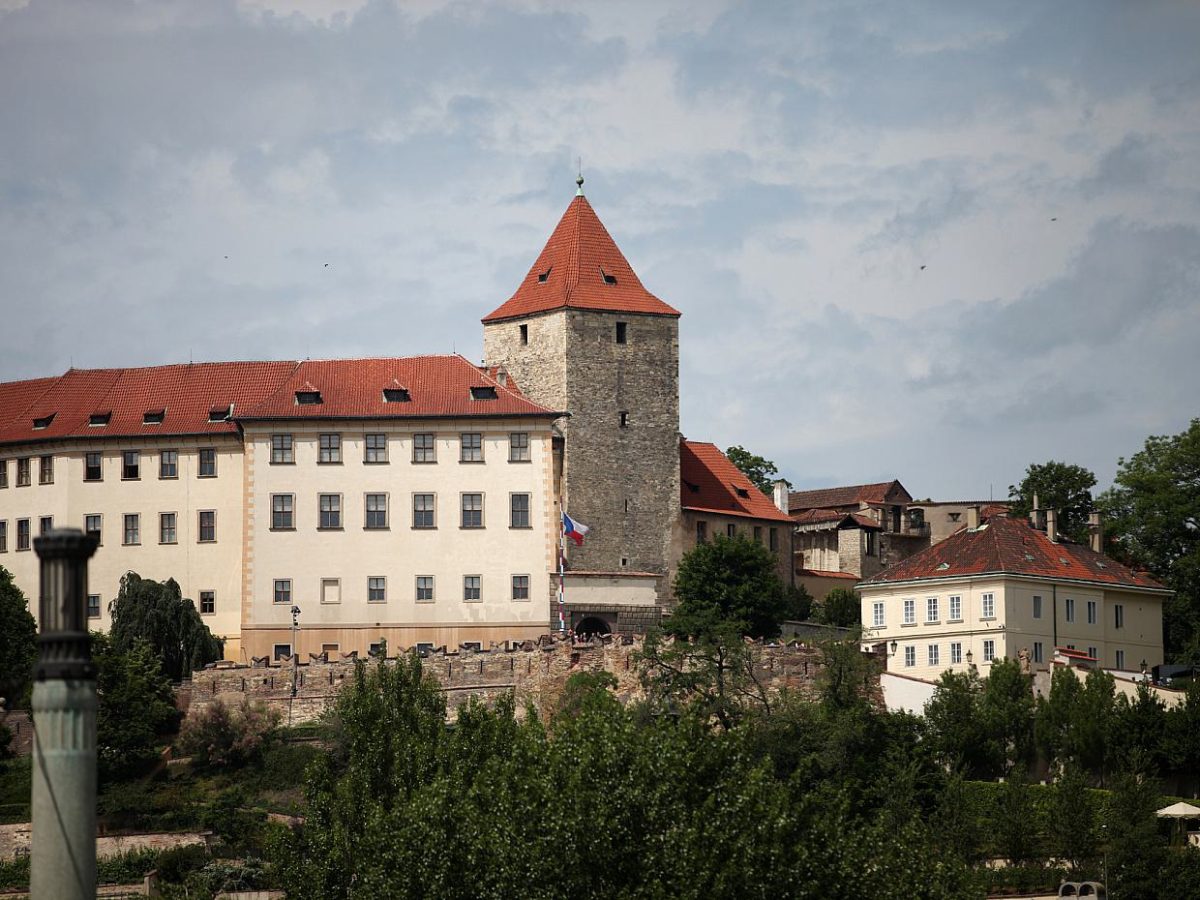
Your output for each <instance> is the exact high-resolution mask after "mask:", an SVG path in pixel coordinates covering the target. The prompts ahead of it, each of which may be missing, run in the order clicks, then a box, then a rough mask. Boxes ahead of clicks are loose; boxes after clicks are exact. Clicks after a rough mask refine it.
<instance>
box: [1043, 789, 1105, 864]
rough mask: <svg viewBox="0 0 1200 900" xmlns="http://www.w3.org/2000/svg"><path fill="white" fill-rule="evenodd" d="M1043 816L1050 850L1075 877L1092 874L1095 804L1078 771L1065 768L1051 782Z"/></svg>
mask: <svg viewBox="0 0 1200 900" xmlns="http://www.w3.org/2000/svg"><path fill="white" fill-rule="evenodd" d="M1046 820H1047V831H1048V834H1047V838H1048V841H1049V845H1050V852H1051V854H1052V855H1053V856H1056V857H1057V858H1059V859H1061V860H1063V861H1064V862H1066V863H1067V865H1068V866H1069V867H1070V870H1071V873H1072V875H1073V876H1074V877H1075V878H1076V879H1079V878H1080V877H1083V876H1087V875H1089V874H1093V873H1094V871H1095V861H1096V859H1097V857H1098V856H1099V855H1100V854H1099V848H1100V840H1099V835H1098V829H1097V824H1098V823H1097V821H1096V805H1095V803H1094V802H1093V800H1092V797H1091V794H1090V792H1089V791H1088V784H1087V778H1086V776H1085V775H1084V774H1083V773H1082V772H1080V771H1078V770H1076V769H1067V771H1066V772H1064V773H1063V774H1062V775H1061V776H1060V777H1059V778H1058V779H1057V780H1056V781H1055V782H1054V787H1053V788H1052V789H1051V791H1050V803H1049V809H1048V810H1047V817H1046Z"/></svg>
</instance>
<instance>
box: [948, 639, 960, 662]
mask: <svg viewBox="0 0 1200 900" xmlns="http://www.w3.org/2000/svg"><path fill="white" fill-rule="evenodd" d="M950 665H952V666H961V665H962V644H960V643H959V642H958V641H955V642H954V643H952V644H951V645H950Z"/></svg>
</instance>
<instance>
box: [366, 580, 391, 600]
mask: <svg viewBox="0 0 1200 900" xmlns="http://www.w3.org/2000/svg"><path fill="white" fill-rule="evenodd" d="M375 582H380V583H379V584H378V585H376V584H375ZM376 591H379V592H380V595H379V596H378V597H376V596H375V592H376ZM367 602H368V603H387V576H386V575H368V576H367Z"/></svg>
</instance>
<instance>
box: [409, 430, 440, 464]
mask: <svg viewBox="0 0 1200 900" xmlns="http://www.w3.org/2000/svg"><path fill="white" fill-rule="evenodd" d="M413 462H415V463H435V462H437V446H436V445H435V444H434V443H433V435H432V434H414V435H413Z"/></svg>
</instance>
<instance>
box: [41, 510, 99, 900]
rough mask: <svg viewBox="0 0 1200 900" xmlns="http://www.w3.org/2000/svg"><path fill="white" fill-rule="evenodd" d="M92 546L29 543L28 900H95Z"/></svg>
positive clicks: (51, 536) (62, 540)
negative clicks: (32, 606)
mask: <svg viewBox="0 0 1200 900" xmlns="http://www.w3.org/2000/svg"><path fill="white" fill-rule="evenodd" d="M98 543H99V541H98V539H97V538H96V537H94V536H92V535H85V534H84V533H83V532H82V531H80V530H79V529H77V528H64V529H56V530H52V531H50V532H49V533H47V534H45V535H42V536H41V537H38V538H36V539H34V542H33V549H34V551H35V552H36V553H37V556H38V561H39V566H40V592H39V596H38V621H39V625H40V627H41V633H40V634H39V636H38V661H37V665H36V667H35V668H34V679H35V680H34V685H33V722H34V738H33V786H32V796H31V800H30V804H31V806H32V813H33V816H32V818H33V834H32V839H31V847H30V872H29V891H30V896H31V897H34V898H52V897H53V898H64V900H91V898H93V897H95V896H96V708H97V701H96V666H95V664H94V663H93V662H92V651H91V644H90V642H89V638H88V630H87V561H88V559H89V558H91V556H92V554H93V553H95V552H96V545H97V544H98Z"/></svg>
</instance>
